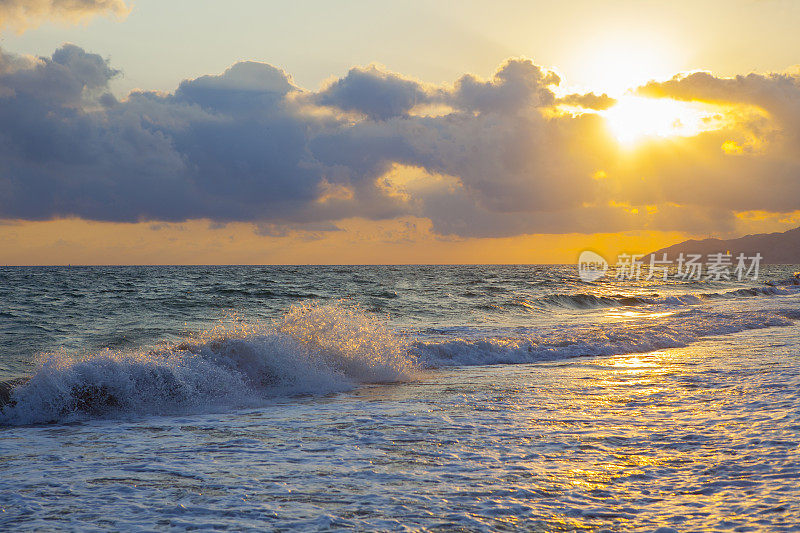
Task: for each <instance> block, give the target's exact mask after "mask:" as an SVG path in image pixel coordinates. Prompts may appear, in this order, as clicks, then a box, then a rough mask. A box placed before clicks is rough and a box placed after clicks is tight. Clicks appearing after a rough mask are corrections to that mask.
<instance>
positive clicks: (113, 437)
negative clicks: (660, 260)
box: [0, 267, 800, 531]
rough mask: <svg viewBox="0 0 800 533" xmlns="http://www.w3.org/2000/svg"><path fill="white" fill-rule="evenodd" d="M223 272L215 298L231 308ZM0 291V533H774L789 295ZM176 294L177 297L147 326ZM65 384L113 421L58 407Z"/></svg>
mask: <svg viewBox="0 0 800 533" xmlns="http://www.w3.org/2000/svg"><path fill="white" fill-rule="evenodd" d="M236 268H238V269H241V270H234V272H237V273H239V275H240V277H239V278H234V277H233V276H232V275H231V271H230V270H229V271H223V272H224V275H223V274H221V275H220V276H219V277H220V278H227V279H228V280H233V279H238V280H239V282H238V283H240V284H243V283H244V284H248V286H249V284H250V283H251V282H250V281H241V280H242V279H245V278H247V276H245V274H242V272H244V273H246V272H247V269H248V268H251V267H236ZM252 268H253V273H252V276H250V277H253V278H258V276H262V275H263V276H265V277H266V274H264V272H269V269H268V268H260V267H252ZM534 268H536V269H538V270H534ZM9 270H13V269H8V270H3V271H2V273H3V275H5V276H11V277H14V276H16V278H14V279H13V282H14V283H17V284H18V285H20V286H21V285H24V283H30V285H29V286H27V287H25V288H23V289H21V290H20V291H18V292H16V293H14V294H15V295H17V296H15V299H13V300H12V302H11V304H10V305H8V304H6V305H4V308H8V309H10V311H9V312H10V313H12V314H14V315H15V317H16V318H15V319H14V320H5V319H4V321H3V323H2V326H3V329H2V331H3V337H2V342H3V344H2V346H3V348H4V349H5V350H6V351H5V352H4V353H5V355H4V356H3V363H4V365H5V367H4V368H5V370H4V372H5V374H6V377H9V378H10V377H18V376H20V375H24V374H26V373H27V374H28V375H33V379H32V380H31V382H30V383H29V384H28V385H26V386H23V387H22V388H18V389H15V391H14V394H15V396H14V398H15V400H16V405H15V406H13V407H9V406H7V407H6V408H5V410H4V414H3V415H2V416H3V417H5V418H3V419H2V420H3V422H2V423H4V424H5V426H4V427H0V527H2V528H4V529H19V528H37V529H47V528H55V529H61V528H66V529H92V528H94V529H101V530H106V529H109V528H111V529H115V528H117V529H129V528H141V529H145V530H152V529H168V528H171V527H172V528H175V527H177V528H188V527H201V528H202V527H209V528H215V529H224V528H230V529H242V528H244V529H248V528H251V529H263V528H283V527H286V528H298V529H319V528H335V529H337V528H356V529H369V530H372V529H402V528H412V529H413V528H424V529H436V528H441V529H452V528H453V527H462V528H464V529H467V530H497V529H504V528H506V529H518V528H524V529H536V528H541V529H542V530H559V529H564V530H571V529H592V530H594V529H611V530H620V529H628V530H629V529H642V530H653V529H656V528H657V527H670V528H674V529H676V530H681V531H682V530H708V529H726V530H762V529H769V530H780V529H786V530H796V529H797V526H796V522H797V518H796V517H797V516H798V515H800V506H798V504H797V503H796V502H797V501H800V482H798V479H799V478H800V467H798V466H797V465H798V464H800V452H799V451H798V435H800V420H799V419H800V400H799V399H798V394H797V390H798V385H800V383H799V381H800V377H798V376H800V368H798V361H800V358H798V355H799V354H800V342H799V341H800V335H799V334H800V329H798V328H800V326H799V325H798V322H797V318H800V314H798V310H800V293H798V291H797V287H796V286H794V285H790V284H785V285H778V286H777V287H776V288H775V287H768V286H763V285H761V284H757V283H755V284H754V283H752V282H751V283H750V284H747V283H743V284H741V286H740V285H739V284H730V283H729V284H722V283H720V284H686V283H670V284H666V285H658V284H640V285H639V286H633V285H631V284H622V283H619V284H617V283H616V282H613V281H607V282H605V283H603V282H601V283H599V284H592V285H590V286H587V285H586V284H582V283H581V282H580V281H578V280H576V279H574V277H570V276H571V274H570V269H569V268H568V267H489V268H485V267H425V268H420V267H378V268H369V267H354V268H349V269H348V267H336V268H331V269H330V270H329V271H325V269H324V268H321V267H317V268H311V269H309V270H306V271H303V270H302V269H300V272H301V273H303V272H304V275H302V276H301V275H298V274H297V272H295V271H292V270H291V269H287V270H286V273H285V274H282V275H285V276H286V277H287V278H288V279H289V280H291V283H290V284H289V283H284V285H281V282H274V283H275V284H277V285H279V286H281V287H283V289H282V290H285V291H287V292H288V291H289V290H292V291H297V292H298V293H299V292H303V291H311V290H312V288H313V290H314V291H315V295H316V298H313V300H314V301H315V302H313V303H309V299H310V298H309V297H308V296H307V293H304V294H306V296H303V297H294V296H292V297H286V296H274V295H273V296H266V295H262V296H258V295H255V294H254V293H255V292H256V291H258V290H260V289H258V288H257V287H256V286H255V285H256V284H255V283H253V287H251V288H247V289H246V291H245V292H246V294H240V293H236V296H232V297H230V299H228V298H227V297H225V296H220V295H219V294H224V293H219V294H218V295H217V297H214V296H211V295H208V293H209V292H210V289H208V288H207V287H206V285H208V284H211V281H210V280H209V277H208V275H206V274H201V273H202V272H206V271H204V270H202V269H200V270H193V269H192V268H186V269H182V268H176V269H174V270H173V271H172V272H171V273H169V274H167V273H165V272H166V271H164V270H162V271H160V273H158V272H157V273H156V274H152V272H151V274H150V275H149V276H148V274H146V273H143V274H141V276H140V277H139V278H135V277H134V281H132V282H129V283H133V286H134V287H135V289H132V292H131V293H123V294H129V296H124V295H118V296H116V300H114V298H112V297H111V296H107V297H104V296H102V295H99V293H97V294H96V293H93V292H92V291H93V289H92V288H91V287H92V286H93V285H92V282H91V280H92V279H94V280H95V281H97V280H98V279H102V280H104V281H103V283H110V284H111V287H116V286H117V285H116V284H121V283H126V282H125V281H123V278H124V277H125V276H124V275H123V274H121V273H119V272H118V273H117V274H115V275H114V276H112V278H111V280H109V279H108V278H109V275H100V274H98V273H97V272H91V273H90V274H88V275H87V274H86V272H84V273H83V275H82V276H76V277H82V278H85V279H86V280H88V281H85V288H84V289H81V290H85V291H88V292H89V294H88V295H87V296H84V297H77V298H76V299H77V300H79V303H73V302H72V300H71V298H70V297H67V296H64V294H63V292H64V291H68V290H72V291H75V290H76V289H75V288H72V289H69V288H68V287H69V286H70V285H71V284H72V283H73V281H75V280H74V279H73V278H72V277H71V274H70V273H69V272H71V271H69V272H68V273H66V274H65V273H64V271H63V270H62V271H56V272H57V274H54V273H53V272H44V271H35V272H34V273H33V274H32V275H31V274H29V273H27V272H26V273H24V276H30V277H29V278H26V279H27V280H28V281H24V280H21V279H20V278H21V277H22V276H23V273H22V272H23V271H12V272H11V273H10V274H9ZM145 270H146V269H145ZM212 270H213V269H212ZM572 270H574V268H573V269H572ZM790 270H791V268H775V269H774V270H773V271H772V272H769V273H768V274H767V276H768V277H771V278H772V279H774V280H776V281H781V280H787V279H788V278H789V275H788V274H787V272H788V273H789V274H790V272H789V271H790ZM795 270H796V269H795ZM387 272H389V274H387ZM273 274H274V272H273ZM42 276H49V277H50V280H49V281H48V282H47V283H50V284H58V283H61V285H58V286H57V287H56V288H54V289H50V285H46V284H45V287H47V288H48V290H46V291H42V290H41V287H42V285H41V283H42ZM92 276H95V277H94V278H92ZM537 276H538V277H537ZM58 277H61V278H62V279H60V281H55V278H58ZM382 277H383V278H385V279H386V280H387V281H385V282H381V281H380V279H381V278H382ZM164 278H166V280H165V279H164ZM273 278H275V279H279V276H277V275H273ZM169 279H172V281H171V282H169V281H167V280H169ZM258 279H261V278H258ZM331 279H333V280H334V281H331ZM470 280H471V281H470ZM37 283H38V284H39V287H40V288H39V289H38V290H37V289H36V286H37ZM75 283H78V282H77V281H75ZM82 283H83V281H82ZM214 283H216V284H217V285H215V286H218V285H219V284H220V283H221V282H217V281H215V282H214ZM229 283H231V284H235V283H234V282H233V281H229ZM193 284H194V285H193ZM95 285H97V283H95ZM289 285H291V289H287V288H286V286H289ZM187 286H189V287H193V288H192V289H191V290H189V289H185V287H187ZM751 286H755V287H758V288H759V290H757V291H741V290H740V289H741V288H742V287H751ZM5 287H8V284H6V285H5ZM153 287H161V288H160V289H158V290H156V289H154V288H153ZM348 287H351V288H349V289H348ZM352 287H360V289H356V288H352ZM107 290H112V293H113V289H107ZM182 290H186V291H188V292H190V293H192V294H200V295H202V296H197V297H187V299H188V301H195V299H196V301H195V303H194V304H192V305H189V304H187V303H186V302H184V304H186V305H185V306H184V307H181V308H177V307H172V306H173V303H174V299H176V298H177V300H178V301H182V300H181V298H178V297H176V296H175V294H176V291H182ZM241 290H242V291H244V290H245V289H241ZM158 291H162V292H161V293H159V296H158V297H155V296H153V292H157V293H158ZM348 291H349V292H348ZM43 292H44V293H45V294H44V295H43V294H42V293H43ZM95 292H98V291H95ZM274 292H277V291H274ZM20 293H23V294H27V299H26V298H25V297H21V296H19V294H20ZM381 293H383V294H384V295H383V296H375V294H381ZM392 293H396V294H392ZM7 294H8V291H7V293H6V294H4V297H7ZM465 294H466V295H465ZM471 294H475V296H472V295H471ZM34 295H35V296H36V298H39V299H40V300H41V299H42V298H44V297H46V298H47V299H45V300H44V301H45V302H50V303H44V304H43V303H36V302H35V301H32V300H31V299H30V297H31V296H34ZM554 295H557V296H554ZM342 297H344V298H347V299H346V300H344V301H339V298H342ZM87 298H88V299H89V300H90V301H91V300H94V301H95V303H94V304H91V303H88V302H86V303H85V302H84V299H87ZM104 298H107V299H108V301H107V302H106V303H104V302H105V300H104ZM281 298H285V299H286V300H285V301H284V300H281ZM293 298H294V299H296V300H299V301H300V302H302V304H301V305H300V307H295V308H294V309H293V310H292V311H289V312H288V313H287V307H288V306H291V301H289V300H291V299H293ZM630 298H635V300H631V299H630ZM148 299H152V300H155V301H157V302H158V303H157V304H156V303H154V304H153V305H152V307H151V306H144V305H142V302H143V301H148ZM273 299H274V300H276V301H272V300H273ZM521 300H525V301H526V302H529V305H530V307H525V306H516V305H513V303H514V302H518V301H521ZM115 301H116V304H114V303H113V302H115ZM265 301H268V303H265ZM6 302H8V300H6ZM54 302H57V303H54ZM171 302H172V303H171ZM587 302H588V303H587ZM491 305H494V306H495V307H490V306H491ZM70 308H72V309H73V311H71V312H68V311H67V310H68V309H70ZM101 309H102V310H103V312H104V313H106V315H105V316H101V315H100V310H101ZM180 309H183V311H181V310H180ZM231 311H235V312H236V315H231V314H230V312H231ZM37 313H38V314H37ZM159 313H161V314H159ZM37 316H40V317H42V318H36V317H37ZM142 324H150V326H149V327H150V328H151V329H147V328H142ZM36 325H39V326H41V327H42V328H46V329H47V330H48V332H47V334H43V335H42V336H41V337H39V336H37V335H36V334H35V333H33V331H36V330H37V328H35V327H33V326H36ZM70 328H72V329H70ZM214 328H216V329H214ZM202 330H207V332H206V333H205V334H197V333H196V332H198V331H202ZM132 331H138V332H139V335H140V336H137V337H136V340H135V341H134V340H131V338H132V333H131V332H132ZM192 332H195V333H194V334H193V333H192ZM25 339H33V340H31V341H30V342H28V343H27V344H26V341H25ZM109 339H110V340H111V341H112V342H104V340H105V341H107V340H109ZM104 344H105V345H109V346H112V347H114V348H115V351H101V350H100V348H101V347H102V345H104ZM10 345H14V347H13V349H11V350H9V349H8V346H10ZM59 347H61V348H60V351H57V352H56V353H55V354H52V355H50V356H46V355H43V356H39V357H38V365H39V366H38V367H37V366H36V364H35V363H32V361H33V360H34V355H35V354H36V353H38V352H40V351H43V350H58V349H59ZM265 376H268V377H269V379H267V378H266V377H265ZM87 383H95V384H97V383H100V384H103V385H105V386H106V391H108V392H109V394H111V395H112V396H113V397H114V398H116V399H115V402H114V403H113V404H110V405H109V404H107V403H102V402H101V403H100V405H95V406H94V407H92V408H86V404H85V403H84V404H81V403H80V402H76V401H75V395H76V392H75V390H76V389H75V387H76V386H85V385H86V384H87ZM175 391H178V392H177V393H176V392H175ZM20 424H22V425H20Z"/></svg>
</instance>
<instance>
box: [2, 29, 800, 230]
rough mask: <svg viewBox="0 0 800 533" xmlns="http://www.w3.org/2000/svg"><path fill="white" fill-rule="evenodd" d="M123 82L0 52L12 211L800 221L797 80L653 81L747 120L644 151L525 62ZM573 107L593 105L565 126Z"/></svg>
mask: <svg viewBox="0 0 800 533" xmlns="http://www.w3.org/2000/svg"><path fill="white" fill-rule="evenodd" d="M117 74H118V71H117V70H116V69H115V68H113V67H112V66H111V65H109V63H108V61H107V60H105V59H103V58H102V57H101V56H99V55H97V54H92V53H89V52H86V51H84V50H83V49H81V48H79V47H77V46H74V45H64V46H63V47H61V48H59V49H58V50H56V51H55V52H54V53H53V54H52V56H50V57H38V58H31V57H21V56H15V55H11V54H5V53H2V52H0V121H1V122H2V124H3V125H4V127H3V129H2V130H0V218H2V219H20V220H48V219H52V218H58V217H79V218H82V219H86V220H96V221H109V222H135V221H152V222H154V223H156V222H183V221H187V220H196V219H204V220H208V221H210V222H211V223H213V224H225V223H229V222H249V223H254V224H256V227H258V228H260V229H259V231H262V232H265V233H269V234H293V233H292V232H295V231H301V232H307V233H309V234H322V233H323V232H329V231H333V230H335V229H336V228H337V227H338V226H337V224H338V222H339V221H341V220H345V219H354V218H359V219H367V220H392V219H398V217H416V218H419V219H427V220H429V221H430V223H431V224H432V230H433V231H434V232H435V233H437V234H439V235H452V236H457V237H497V236H514V235H520V234H532V233H570V232H586V233H594V232H598V231H603V232H617V231H624V230H636V229H647V230H676V229H679V230H681V231H696V232H703V233H705V232H708V231H714V230H717V231H729V230H730V228H732V227H733V224H734V223H735V222H736V220H737V219H736V213H737V212H739V211H754V210H758V211H764V212H768V213H780V212H793V211H795V210H797V209H800V205H798V204H800V185H799V183H800V180H798V176H799V175H800V155H798V154H799V153H800V150H798V141H797V139H798V138H800V136H798V135H797V132H800V127H798V126H800V120H797V119H796V117H797V116H798V115H797V114H796V113H795V111H796V109H797V108H798V106H799V105H800V90H798V84H797V78H795V77H792V76H791V75H789V74H781V75H764V76H758V75H751V76H747V77H744V78H741V79H738V78H736V79H723V78H715V77H713V76H711V75H706V74H694V75H691V76H687V77H682V78H676V79H674V80H671V81H668V82H665V83H663V84H655V83H652V84H648V85H647V86H645V87H643V88H641V92H642V93H643V94H648V95H650V96H654V97H664V98H666V97H670V98H678V99H685V100H701V101H709V102H715V103H723V102H724V103H725V105H726V106H729V107H730V106H733V107H736V109H739V107H741V108H742V109H743V110H744V111H741V110H740V111H741V112H739V111H737V112H735V113H732V114H731V115H730V116H729V117H727V119H726V120H725V121H723V122H724V124H725V126H723V127H721V128H718V129H714V130H711V131H707V132H704V133H702V134H699V135H696V136H693V137H687V138H677V139H669V140H665V141H663V142H653V143H649V144H646V145H644V146H642V147H641V148H639V149H637V151H636V152H635V153H634V154H626V153H625V152H624V150H623V149H622V148H621V147H619V146H618V145H617V144H616V143H615V142H614V141H613V140H612V139H611V137H610V136H609V134H608V131H607V128H606V126H605V123H604V120H603V118H602V116H600V115H599V114H598V113H594V112H592V110H593V109H603V108H605V107H607V106H609V105H612V104H613V101H612V100H611V99H610V98H608V97H607V96H606V95H599V96H598V95H595V94H593V93H589V94H570V95H567V96H564V97H561V98H559V97H557V96H556V89H557V86H558V84H559V83H560V80H559V78H558V76H556V75H555V74H553V73H552V72H550V71H548V70H546V69H543V68H542V67H539V66H537V65H535V64H534V63H533V62H532V61H530V60H527V59H510V60H508V61H506V62H505V63H503V64H502V65H500V67H499V68H498V69H497V71H496V72H495V73H494V74H492V75H491V76H489V77H488V78H481V77H478V76H476V75H473V74H466V75H464V76H462V77H460V78H459V79H457V80H456V81H455V82H454V83H453V84H452V85H450V84H443V85H436V86H434V85H429V84H424V83H422V82H420V81H417V80H414V79H412V78H408V77H405V76H403V75H401V74H397V73H393V72H389V71H387V70H385V69H384V68H382V67H378V66H375V65H372V66H368V67H363V68H362V67H357V68H353V69H351V70H350V71H349V72H348V73H347V74H346V75H345V76H344V77H342V78H340V79H336V80H333V81H331V82H330V83H328V84H327V85H325V86H324V87H323V88H321V89H320V90H318V91H309V90H306V89H303V88H301V87H299V86H297V85H296V84H295V83H294V81H293V80H292V78H291V76H290V75H289V74H287V73H286V72H284V71H283V70H281V69H278V68H276V67H273V66H271V65H268V64H265V63H258V62H240V63H236V64H235V65H233V66H231V67H230V68H229V69H227V70H226V71H224V72H223V73H221V74H214V75H206V76H200V77H198V78H195V79H191V80H185V81H184V82H182V83H181V84H180V85H179V86H178V87H177V89H176V90H175V91H174V92H172V93H156V92H150V91H135V92H133V93H131V94H129V95H128V96H127V97H125V98H122V99H119V100H118V99H117V98H115V97H114V96H113V95H112V94H111V93H110V91H109V82H110V80H112V79H113V78H114V77H115V76H116V75H117ZM564 103H570V104H571V105H579V106H580V107H583V108H584V109H586V110H587V112H585V113H581V114H571V113H568V114H561V113H559V112H558V106H559V105H560V104H564ZM426 106H435V107H436V108H437V109H438V112H436V113H433V114H426V112H424V109H423V108H425V107H426ZM737 106H739V107H737ZM748 106H750V107H756V108H757V109H758V110H762V111H759V112H756V113H750V112H746V109H749V107H748ZM421 109H422V111H421ZM793 113H795V114H793ZM793 117H794V118H793ZM754 139H756V140H757V142H756V141H754ZM726 143H727V144H726ZM731 143H733V144H731ZM733 146H735V147H736V148H737V149H735V150H734V149H732V148H731V147H733ZM726 147H727V148H726Z"/></svg>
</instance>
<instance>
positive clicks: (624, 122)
mask: <svg viewBox="0 0 800 533" xmlns="http://www.w3.org/2000/svg"><path fill="white" fill-rule="evenodd" d="M603 115H604V117H605V120H606V124H607V126H608V129H609V131H610V133H611V134H612V135H613V136H614V138H615V139H617V141H618V142H619V143H620V144H623V145H627V146H630V145H633V144H636V143H638V142H641V141H645V140H652V139H658V138H668V137H692V136H694V135H697V134H699V133H701V132H703V131H706V130H708V129H712V128H713V126H712V125H711V121H712V119H713V113H711V112H710V111H709V110H708V109H706V108H705V107H704V106H702V105H701V104H695V103H689V102H679V101H677V100H670V99H667V98H644V97H641V96H633V95H625V96H623V97H621V98H620V99H619V100H618V101H617V104H616V105H614V106H613V107H611V108H610V109H608V110H606V111H605V112H604V113H603Z"/></svg>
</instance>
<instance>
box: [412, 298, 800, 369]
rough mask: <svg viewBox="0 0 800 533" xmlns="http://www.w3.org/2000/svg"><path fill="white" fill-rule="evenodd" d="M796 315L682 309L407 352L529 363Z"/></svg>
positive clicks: (431, 363) (650, 346) (427, 359)
mask: <svg viewBox="0 0 800 533" xmlns="http://www.w3.org/2000/svg"><path fill="white" fill-rule="evenodd" d="M797 319H800V311H797V310H791V309H785V310H782V311H778V312H773V311H761V312H753V313H746V314H736V313H719V312H715V313H708V312H700V311H694V310H687V311H683V312H681V313H676V314H674V315H672V316H668V317H666V318H664V319H663V320H661V321H659V322H647V323H638V324H631V323H623V324H613V323H612V324H604V325H602V326H594V327H582V328H574V329H566V330H562V331H556V332H551V333H549V334H537V333H535V332H534V333H530V334H527V335H510V336H493V337H484V338H476V337H471V336H469V337H461V338H451V339H435V340H431V341H420V342H417V343H416V344H415V346H414V348H413V351H414V353H415V354H416V355H417V356H418V357H419V359H420V361H422V362H423V363H424V365H425V366H427V367H444V366H469V365H491V364H520V363H534V362H539V361H552V360H560V359H566V358H570V357H579V356H602V355H620V354H628V353H646V352H651V351H655V350H664V349H668V348H680V347H684V346H688V345H690V344H692V343H695V342H697V341H699V340H701V339H703V338H705V337H711V336H718V335H728V334H732V333H738V332H740V331H747V330H753V329H761V328H768V327H775V326H789V325H791V324H793V323H794V321H795V320H797Z"/></svg>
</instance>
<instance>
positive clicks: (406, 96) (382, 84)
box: [314, 65, 432, 120]
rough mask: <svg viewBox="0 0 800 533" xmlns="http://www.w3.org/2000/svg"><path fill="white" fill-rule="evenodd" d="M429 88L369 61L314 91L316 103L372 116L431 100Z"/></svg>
mask: <svg viewBox="0 0 800 533" xmlns="http://www.w3.org/2000/svg"><path fill="white" fill-rule="evenodd" d="M430 93H431V91H427V90H425V88H424V87H423V85H422V84H421V83H419V82H417V81H414V80H411V79H407V78H403V77H402V76H399V75H397V74H394V73H391V72H386V71H385V70H383V69H381V68H379V67H377V66H375V65H372V66H369V67H367V68H360V67H356V68H353V69H351V70H350V72H348V73H347V75H346V76H345V77H344V78H341V79H338V80H336V81H334V82H333V83H331V84H330V85H328V86H327V87H325V88H324V89H323V90H322V91H320V92H319V93H317V94H316V95H315V97H314V101H315V102H316V103H317V104H319V105H324V106H335V107H337V108H339V109H342V110H345V111H355V112H357V113H362V114H364V115H366V116H367V117H368V118H370V119H373V120H385V119H387V118H391V117H399V116H406V115H407V114H408V112H409V111H411V110H412V109H413V108H414V107H415V106H417V105H419V104H424V103H427V102H429V101H430V100H431V98H432V95H431V94H430Z"/></svg>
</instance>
